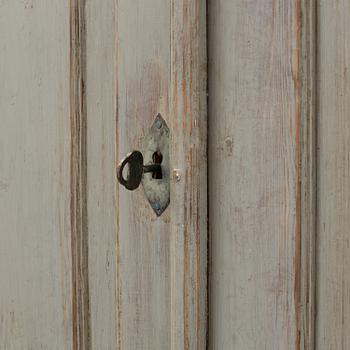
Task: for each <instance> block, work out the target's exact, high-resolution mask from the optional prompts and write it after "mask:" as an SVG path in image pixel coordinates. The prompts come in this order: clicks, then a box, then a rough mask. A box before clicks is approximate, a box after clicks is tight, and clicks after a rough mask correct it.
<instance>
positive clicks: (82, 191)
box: [69, 0, 91, 349]
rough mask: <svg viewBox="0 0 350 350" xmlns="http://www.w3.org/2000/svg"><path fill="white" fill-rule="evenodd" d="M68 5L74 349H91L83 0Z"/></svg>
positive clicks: (75, 0)
mask: <svg viewBox="0 0 350 350" xmlns="http://www.w3.org/2000/svg"><path fill="white" fill-rule="evenodd" d="M69 5H70V12H69V18H70V72H69V73H70V74H69V78H70V90H69V93H70V95H69V97H70V100H69V106H70V122H71V129H70V142H71V144H70V148H71V149H70V157H71V158H70V171H71V183H70V188H71V197H70V216H71V235H72V239H71V246H72V247H71V249H72V318H73V328H72V332H73V349H90V348H91V344H90V310H89V308H90V305H89V272H88V266H89V265H88V252H89V250H88V218H87V198H86V197H87V190H88V189H87V184H86V181H87V153H86V152H87V151H86V146H87V141H86V138H87V115H86V114H87V112H86V88H85V85H86V28H85V25H86V23H85V21H86V19H85V0H71V1H70V2H69Z"/></svg>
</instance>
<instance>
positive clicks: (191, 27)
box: [116, 0, 207, 349]
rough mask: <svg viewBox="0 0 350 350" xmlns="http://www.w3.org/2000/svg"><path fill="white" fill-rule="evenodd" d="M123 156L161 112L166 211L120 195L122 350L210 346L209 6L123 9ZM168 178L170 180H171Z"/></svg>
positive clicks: (139, 195) (140, 4) (155, 2)
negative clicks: (165, 131)
mask: <svg viewBox="0 0 350 350" xmlns="http://www.w3.org/2000/svg"><path fill="white" fill-rule="evenodd" d="M117 23H118V29H117V33H118V34H117V107H116V109H117V157H118V158H119V159H121V157H123V156H124V155H125V154H126V153H127V152H129V151H131V150H132V149H140V147H141V146H142V141H143V138H144V137H145V135H146V134H147V133H148V131H149V128H150V127H151V125H152V123H153V120H154V117H155V116H156V115H157V114H158V113H160V114H161V115H162V117H163V118H164V119H165V120H166V122H167V124H168V126H169V128H170V134H171V141H170V165H171V166H170V169H178V172H181V173H182V174H183V176H181V177H178V179H179V181H178V180H176V179H175V180H174V179H171V200H170V206H169V207H168V208H167V209H166V211H165V212H164V213H163V214H162V215H161V216H160V217H159V218H157V217H156V215H155V213H154V212H153V210H152V208H150V206H149V204H148V203H147V200H146V199H145V197H144V193H143V190H142V188H139V189H138V190H136V191H134V192H133V193H131V192H127V191H125V189H124V188H122V187H120V188H118V189H117V204H118V208H117V216H118V218H117V257H116V262H117V266H116V270H117V339H118V341H117V344H118V346H117V348H118V349H129V348H132V349H170V348H171V349H180V348H183V349H189V348H193V349H203V348H205V342H206V328H205V326H206V248H207V243H206V242H207V241H206V235H207V231H206V221H207V217H206V197H207V194H206V94H205V90H206V58H205V57H206V54H205V33H206V31H205V2H203V1H192V0H191V1H163V0H152V1H151V2H148V3H147V4H145V2H144V1H142V0H137V1H133V2H130V1H126V0H118V2H117ZM171 174H172V171H171Z"/></svg>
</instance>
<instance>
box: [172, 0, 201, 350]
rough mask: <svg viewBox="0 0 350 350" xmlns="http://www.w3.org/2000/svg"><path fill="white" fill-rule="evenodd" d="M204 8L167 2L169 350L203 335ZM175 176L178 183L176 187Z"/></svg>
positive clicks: (197, 2) (188, 0)
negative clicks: (170, 174)
mask: <svg viewBox="0 0 350 350" xmlns="http://www.w3.org/2000/svg"><path fill="white" fill-rule="evenodd" d="M206 82H207V60H206V3H205V1H202V0H172V1H171V88H170V92H171V94H170V113H171V114H170V116H171V118H170V130H171V146H170V148H171V151H170V158H171V163H172V168H174V169H176V170H175V171H174V175H175V178H174V179H173V180H174V181H173V182H172V184H171V207H170V218H171V219H170V225H171V231H170V232H171V241H170V259H171V260H170V269H171V347H170V348H171V349H174V350H175V349H205V348H206V331H207V327H206V326H207V147H206V145H207V95H206V88H207V83H206ZM176 173H178V175H177V176H178V180H179V181H176Z"/></svg>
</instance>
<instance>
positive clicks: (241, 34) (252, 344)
mask: <svg viewBox="0 0 350 350" xmlns="http://www.w3.org/2000/svg"><path fill="white" fill-rule="evenodd" d="M321 2H322V1H321ZM344 13H345V11H344ZM208 16H209V25H208V34H209V40H208V42H209V50H208V52H209V76H208V79H209V200H210V204H209V208H210V210H209V223H210V242H211V245H210V251H211V260H210V308H209V309H210V320H209V327H210V331H209V343H210V348H211V349H220V350H224V349H227V350H228V349H235V350H248V349H269V350H272V349H274V350H282V349H283V350H287V349H310V350H311V349H314V347H313V342H314V334H313V329H314V322H313V320H314V316H315V313H314V305H315V304H314V292H315V289H314V281H315V273H314V272H315V271H314V269H315V264H314V261H315V253H314V252H315V241H314V239H315V219H316V216H315V213H316V211H315V208H316V205H315V192H316V176H315V169H316V166H315V148H316V147H315V140H316V138H315V130H316V129H315V86H314V85H315V74H314V72H315V43H316V41H315V39H316V31H315V2H314V1H303V0H302V1H300V0H278V1H272V0H271V1H270V0H267V1H243V0H237V1H230V0H218V1H213V0H212V1H209V7H208ZM324 30H326V31H327V30H328V29H324ZM329 117H330V116H329ZM330 118H332V117H330ZM332 137H335V135H333V136H332ZM321 171H322V170H321ZM317 349H318V348H317Z"/></svg>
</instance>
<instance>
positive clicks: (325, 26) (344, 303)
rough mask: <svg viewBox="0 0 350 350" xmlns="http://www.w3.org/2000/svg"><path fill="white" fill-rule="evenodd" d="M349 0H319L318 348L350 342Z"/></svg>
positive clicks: (336, 349) (349, 345)
mask: <svg viewBox="0 0 350 350" xmlns="http://www.w3.org/2000/svg"><path fill="white" fill-rule="evenodd" d="M349 13H350V3H349V1H344V0H343V1H334V2H333V1H331V2H329V1H319V2H318V81H317V82H318V168H317V170H318V220H317V226H318V232H317V318H316V348H317V349H319V350H325V349H334V350H338V349H349V348H350V293H349V291H350V275H349V270H348V267H349V264H350V244H349V233H350V230H349V227H350V215H349V207H350V168H349V166H350V160H349V154H350V144H349V142H350V141H349V140H350V117H349V113H350V93H349V91H350V90H349V87H350V85H349V66H350V50H349V48H350V31H349V30H350V24H349Z"/></svg>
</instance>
